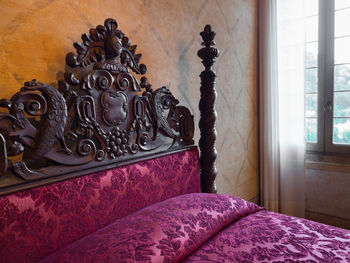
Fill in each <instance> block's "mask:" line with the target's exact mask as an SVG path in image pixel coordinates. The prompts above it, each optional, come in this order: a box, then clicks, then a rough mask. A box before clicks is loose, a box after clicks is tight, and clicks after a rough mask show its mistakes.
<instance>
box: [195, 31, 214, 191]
mask: <svg viewBox="0 0 350 263" xmlns="http://www.w3.org/2000/svg"><path fill="white" fill-rule="evenodd" d="M200 35H201V37H202V39H203V42H202V46H204V47H203V48H201V49H200V50H199V51H198V56H199V57H200V58H201V59H202V63H203V65H204V68H205V69H204V71H202V73H201V74H200V78H201V88H200V91H201V99H200V101H199V110H200V113H201V118H200V121H199V129H200V139H199V148H200V167H201V185H202V192H205V193H216V185H215V178H216V174H217V171H216V165H215V160H216V148H215V140H216V129H215V121H216V110H215V99H216V90H215V77H216V75H215V72H214V71H213V70H212V66H213V64H214V59H215V58H217V57H218V56H219V50H217V49H216V48H214V47H213V46H214V45H215V42H214V38H215V35H216V34H215V32H214V31H213V30H212V27H211V25H206V26H205V28H204V31H202V32H201V33H200Z"/></svg>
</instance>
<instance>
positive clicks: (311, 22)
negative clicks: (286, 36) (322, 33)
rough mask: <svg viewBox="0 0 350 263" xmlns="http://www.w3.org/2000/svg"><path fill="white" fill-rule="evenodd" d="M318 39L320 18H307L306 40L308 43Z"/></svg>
mask: <svg viewBox="0 0 350 263" xmlns="http://www.w3.org/2000/svg"><path fill="white" fill-rule="evenodd" d="M317 39H318V16H311V17H307V18H305V40H306V42H311V41H317Z"/></svg>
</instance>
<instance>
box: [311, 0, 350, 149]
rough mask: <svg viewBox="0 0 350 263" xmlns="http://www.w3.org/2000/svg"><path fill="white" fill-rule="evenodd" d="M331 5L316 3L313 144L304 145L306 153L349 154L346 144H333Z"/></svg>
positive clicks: (332, 29)
mask: <svg viewBox="0 0 350 263" xmlns="http://www.w3.org/2000/svg"><path fill="white" fill-rule="evenodd" d="M334 2H335V0H332V1H329V0H319V1H318V8H319V11H318V61H317V64H318V72H317V74H318V79H317V80H318V83H317V142H316V143H311V142H307V143H306V150H307V151H308V152H325V153H350V145H344V144H334V143H333V111H334V107H333V106H334V96H333V95H334V25H335V19H334V12H335V10H334Z"/></svg>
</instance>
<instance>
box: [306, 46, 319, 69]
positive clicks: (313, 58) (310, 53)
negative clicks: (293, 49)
mask: <svg viewBox="0 0 350 263" xmlns="http://www.w3.org/2000/svg"><path fill="white" fill-rule="evenodd" d="M317 53H318V44H317V42H315V43H307V44H306V45H305V66H306V68H310V67H317Z"/></svg>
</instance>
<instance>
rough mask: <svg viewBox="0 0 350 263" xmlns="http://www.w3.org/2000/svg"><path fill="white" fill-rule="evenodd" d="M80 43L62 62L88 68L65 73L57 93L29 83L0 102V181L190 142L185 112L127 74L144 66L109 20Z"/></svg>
mask: <svg viewBox="0 0 350 263" xmlns="http://www.w3.org/2000/svg"><path fill="white" fill-rule="evenodd" d="M82 39H83V43H75V44H74V47H75V48H76V50H77V54H73V53H69V54H68V55H67V64H68V65H69V66H71V67H85V66H87V65H89V64H94V65H93V68H92V69H91V68H90V69H88V68H85V69H80V70H79V69H78V70H74V72H73V71H67V72H66V73H65V74H64V80H61V81H59V82H58V89H56V88H55V87H52V86H49V85H46V84H43V83H40V82H37V81H36V80H33V81H31V82H27V83H25V85H24V87H23V88H21V90H20V91H19V92H18V93H16V94H15V95H14V96H13V97H12V98H11V99H10V100H6V99H4V100H0V107H1V108H3V109H4V112H0V175H2V174H5V173H7V171H8V170H9V169H11V172H12V173H14V174H15V175H17V176H19V177H21V178H23V179H24V180H35V179H39V178H42V177H47V176H53V175H55V176H56V175H58V174H57V171H59V173H69V172H70V171H74V170H77V169H79V168H78V167H83V168H84V169H87V168H90V167H94V166H97V165H99V166H100V165H105V164H108V162H114V161H116V160H126V159H130V158H132V157H133V155H135V154H138V155H144V154H149V153H153V152H155V151H163V150H167V149H169V148H171V147H180V146H183V145H190V144H193V140H192V137H193V132H194V128H193V127H194V125H193V116H192V115H191V113H190V111H189V110H188V109H187V108H185V107H183V106H179V105H178V103H179V101H178V100H177V99H176V98H175V97H174V96H173V95H172V94H171V92H170V91H169V89H167V88H166V87H162V88H160V89H157V90H155V91H153V89H152V85H151V84H150V83H149V82H148V80H147V78H146V77H142V78H141V83H139V82H138V80H137V79H136V78H135V77H134V76H133V75H132V74H131V73H129V71H128V68H130V69H132V70H133V71H134V72H136V73H138V74H144V73H145V72H146V67H145V66H144V65H142V64H140V65H139V64H138V63H139V61H140V58H141V55H140V54H137V55H135V50H136V46H130V43H129V39H128V38H127V37H126V36H125V35H124V33H123V32H122V31H120V30H119V29H118V24H117V22H116V21H115V20H113V19H107V20H106V21H105V24H104V26H97V27H96V29H91V30H90V32H89V34H84V35H83V36H82ZM156 149H158V150H156ZM11 156H14V157H15V159H16V160H15V159H11ZM9 157H10V158H9ZM50 166H55V167H56V168H57V167H59V169H52V170H51V172H50ZM53 170H54V171H55V172H54V174H53ZM10 174H11V173H10ZM0 187H1V186H0Z"/></svg>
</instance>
